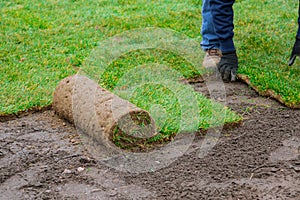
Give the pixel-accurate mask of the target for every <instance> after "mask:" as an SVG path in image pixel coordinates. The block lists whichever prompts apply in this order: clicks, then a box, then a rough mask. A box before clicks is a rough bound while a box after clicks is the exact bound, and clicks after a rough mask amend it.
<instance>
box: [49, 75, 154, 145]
mask: <svg viewBox="0 0 300 200" xmlns="http://www.w3.org/2000/svg"><path fill="white" fill-rule="evenodd" d="M53 109H54V110H55V112H56V113H57V114H58V115H59V116H60V117H62V118H64V119H66V120H68V121H69V122H71V123H74V124H75V127H76V128H77V129H78V130H80V131H81V132H83V133H85V134H87V135H89V136H91V137H92V138H93V139H95V140H96V141H97V142H99V143H100V144H105V145H107V144H109V145H114V144H113V143H112V139H113V136H114V135H116V134H118V135H122V136H124V135H126V136H128V137H130V138H132V137H133V138H139V139H145V138H150V137H152V136H154V135H155V134H156V127H155V122H154V120H153V119H152V117H151V116H150V114H149V113H148V112H147V111H145V110H143V109H141V108H138V107H137V106H135V105H134V104H132V103H130V102H129V101H127V100H124V99H121V98H120V97H118V96H117V95H115V94H113V93H111V92H110V91H108V90H105V89H103V88H102V87H100V86H99V85H98V84H97V83H96V82H94V81H93V80H91V79H89V78H87V77H86V76H82V75H74V76H70V77H67V78H65V79H63V80H62V81H61V82H60V83H59V84H58V86H57V87H56V89H55V92H54V98H53Z"/></svg>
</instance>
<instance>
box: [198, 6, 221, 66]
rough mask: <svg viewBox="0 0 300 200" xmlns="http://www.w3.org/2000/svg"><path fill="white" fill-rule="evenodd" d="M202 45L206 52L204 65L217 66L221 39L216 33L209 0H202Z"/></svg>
mask: <svg viewBox="0 0 300 200" xmlns="http://www.w3.org/2000/svg"><path fill="white" fill-rule="evenodd" d="M201 35H202V41H201V47H202V48H203V50H204V51H205V52H206V53H205V57H204V60H203V66H204V67H206V68H212V67H216V66H217V64H218V63H219V62H220V58H221V53H220V50H219V48H220V45H219V39H218V37H217V35H216V33H215V30H214V25H213V19H212V14H211V10H210V3H209V0H203V1H202V28H201Z"/></svg>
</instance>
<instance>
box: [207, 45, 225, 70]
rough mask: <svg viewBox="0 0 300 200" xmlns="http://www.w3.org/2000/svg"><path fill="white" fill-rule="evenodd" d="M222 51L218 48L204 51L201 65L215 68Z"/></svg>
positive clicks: (209, 68)
mask: <svg viewBox="0 0 300 200" xmlns="http://www.w3.org/2000/svg"><path fill="white" fill-rule="evenodd" d="M221 57H222V53H221V51H220V50H219V49H208V50H206V51H205V56H204V59H203V67H205V68H206V69H208V70H211V69H215V68H216V67H217V65H218V64H219V62H220V60H221Z"/></svg>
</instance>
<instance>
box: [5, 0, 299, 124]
mask: <svg viewBox="0 0 300 200" xmlns="http://www.w3.org/2000/svg"><path fill="white" fill-rule="evenodd" d="M0 9H1V15H0V65H1V67H0V91H1V93H0V114H9V113H16V112H19V111H22V110H26V109H29V108H31V107H34V106H37V107H40V106H45V105H49V104H51V101H52V94H53V91H54V89H55V86H56V85H57V83H58V82H59V81H60V80H61V79H62V78H64V77H66V76H68V75H71V74H75V73H76V72H77V71H78V69H79V68H80V67H81V66H82V65H83V63H84V60H85V59H86V58H87V57H88V56H89V54H90V53H91V51H92V49H94V48H96V47H97V46H98V42H99V41H101V40H104V39H106V38H108V37H111V36H114V35H115V34H118V33H122V32H123V31H125V30H131V29H134V28H144V27H161V28H170V29H173V30H176V31H178V32H181V33H183V34H186V35H187V36H189V37H191V38H195V39H196V40H198V41H199V42H200V41H201V36H200V35H199V32H200V27H201V1H196V0H185V1H183V0H175V1H146V0H137V1H121V0H119V1H112V0H109V1H92V0H87V1H79V0H78V1H76V0H73V1H70V0H65V1H54V0H49V1H43V0H33V1H28V0H23V1H14V2H10V1H1V2H0ZM235 11H236V16H235V24H236V29H235V32H236V37H235V41H236V45H237V48H238V54H239V60H240V70H239V73H242V74H246V75H248V76H249V77H250V80H251V82H252V84H253V85H255V86H257V87H258V88H259V89H260V90H262V91H263V90H265V89H272V90H274V91H275V92H276V93H278V94H280V95H281V96H282V97H283V98H284V100H285V101H286V102H287V103H289V104H299V102H300V96H299V93H300V92H299V85H300V84H299V70H300V68H299V62H298V63H296V64H295V65H294V66H293V67H288V66H287V64H286V63H287V59H288V56H289V53H290V50H291V47H292V45H293V42H294V35H295V32H296V29H297V27H296V18H297V2H296V1H292V0H289V1H283V0H280V1H275V0H272V1H258V0H256V1H237V2H236V4H235ZM133 53H134V52H133ZM135 53H137V54H138V56H140V60H141V62H142V61H144V62H149V60H150V61H151V59H152V60H155V59H156V58H155V56H152V57H151V56H148V57H145V56H143V55H140V54H141V52H135ZM152 54H154V52H152V53H151V55H152ZM158 54H159V56H157V57H159V58H163V55H165V57H166V60H171V61H169V62H170V63H172V59H173V55H168V54H164V53H162V52H158ZM127 56H128V60H127V61H122V59H123V58H120V60H119V61H117V62H115V63H113V64H112V65H114V66H118V62H123V63H125V64H123V65H120V66H123V67H126V66H128V63H130V58H131V57H132V55H131V54H128V55H127ZM201 56H202V55H201ZM125 60H126V58H125ZM159 62H161V60H159ZM176 62H180V61H176ZM176 62H175V64H173V66H174V67H175V68H176V66H177V68H178V65H177V64H176ZM179 64H180V63H179ZM171 65H172V64H171ZM181 65H182V66H184V65H186V64H184V63H181ZM181 65H180V66H181ZM112 68H115V69H118V67H112ZM184 69H186V71H184V70H183V71H181V74H184V76H185V77H189V76H194V75H195V73H194V71H193V70H189V69H188V68H184ZM119 71H122V70H119ZM196 74H197V73H196ZM114 76H115V75H114V74H110V75H109V76H108V79H105V80H106V83H103V84H102V85H104V86H106V87H107V88H108V89H112V88H113V86H114V84H115V83H114V81H112V80H111V79H110V78H112V77H114ZM141 92H142V91H141ZM160 95H162V93H159V92H158V93H157V94H156V95H155V96H156V97H159V96H160ZM137 96H139V95H137ZM146 96H147V95H146ZM171 96H172V95H171ZM197 98H201V99H199V102H202V103H199V105H202V106H203V105H205V106H203V108H204V109H202V112H203V113H209V112H211V110H210V109H209V108H211V106H209V105H210V103H209V101H207V100H205V99H204V98H202V97H198V96H197ZM131 99H133V98H131ZM145 101H146V100H145V99H141V102H140V104H139V103H138V102H135V103H137V104H138V105H141V106H142V105H143V102H145ZM154 110H155V109H154ZM175 110H176V109H175ZM223 111H224V110H223ZM225 112H226V113H227V115H226V120H225V121H226V122H232V121H236V120H238V119H239V117H237V116H236V115H234V114H233V113H232V112H230V111H229V110H227V109H226V111H225ZM175 113H176V112H175ZM207 116H208V118H211V117H212V115H209V114H208V115H207ZM175 121H176V120H175ZM207 123H208V122H207V121H206V122H204V121H203V122H201V123H200V125H199V126H200V127H202V128H204V127H207V126H208V125H207ZM164 128H166V127H164ZM175 129H176V128H175Z"/></svg>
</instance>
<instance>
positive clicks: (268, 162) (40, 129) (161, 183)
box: [0, 82, 300, 200]
mask: <svg viewBox="0 0 300 200" xmlns="http://www.w3.org/2000/svg"><path fill="white" fill-rule="evenodd" d="M193 85H194V87H195V90H196V91H201V92H204V93H205V92H206V93H207V91H206V89H205V87H204V84H203V83H193ZM226 91H227V103H228V106H229V107H230V108H232V109H233V110H234V111H236V112H238V113H240V114H241V115H242V116H243V117H244V118H245V120H244V122H243V124H241V125H240V126H238V127H236V128H227V129H224V130H223V131H222V136H221V138H220V139H219V140H218V143H217V144H216V146H214V148H213V149H212V150H211V151H210V152H209V153H208V155H207V156H205V157H204V158H199V157H198V156H197V153H196V152H197V150H198V148H199V145H198V144H199V141H201V140H203V137H204V136H203V135H202V134H199V133H198V134H197V136H196V138H195V141H194V143H193V144H192V145H191V147H190V149H189V150H188V151H187V152H186V153H185V154H184V155H183V156H182V157H180V158H178V159H177V160H176V161H175V162H173V163H172V164H171V165H169V166H168V167H166V168H163V169H160V170H158V171H153V172H149V173H143V174H134V173H124V172H119V171H116V170H114V169H111V168H108V167H107V166H105V165H103V164H102V163H100V162H98V161H97V160H95V159H94V158H93V157H92V156H90V155H89V154H88V153H87V152H86V151H85V149H84V146H83V145H82V144H81V143H80V138H79V137H78V134H77V132H76V130H75V129H74V127H73V126H72V125H71V124H69V123H67V122H66V121H63V120H61V119H59V118H58V117H57V116H56V115H55V114H54V112H53V111H52V110H47V111H44V112H40V113H35V114H29V115H28V116H23V117H21V118H15V119H11V120H9V121H4V122H1V123H0V167H1V168H0V199H1V200H2V199H3V200H5V199H197V200H198V199H299V197H300V187H299V186H300V123H299V119H300V111H299V110H292V109H289V108H286V107H284V106H282V105H280V104H279V103H277V102H275V101H273V100H270V99H266V98H262V97H260V96H258V95H257V94H256V93H255V92H254V91H253V90H251V89H249V88H248V86H246V85H245V84H243V83H239V82H238V83H233V84H232V83H231V84H226ZM207 94H208V93H207ZM0 121H1V120H0Z"/></svg>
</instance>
